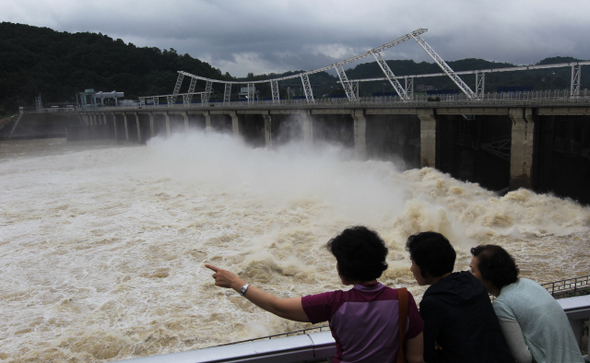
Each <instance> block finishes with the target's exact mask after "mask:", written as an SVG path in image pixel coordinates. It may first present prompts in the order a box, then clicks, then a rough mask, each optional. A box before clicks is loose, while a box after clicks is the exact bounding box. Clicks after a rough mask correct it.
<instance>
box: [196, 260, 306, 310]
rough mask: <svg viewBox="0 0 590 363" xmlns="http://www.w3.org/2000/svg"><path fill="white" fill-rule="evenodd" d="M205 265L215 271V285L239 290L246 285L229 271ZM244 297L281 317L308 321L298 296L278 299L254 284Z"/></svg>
mask: <svg viewBox="0 0 590 363" xmlns="http://www.w3.org/2000/svg"><path fill="white" fill-rule="evenodd" d="M205 267H207V268H208V269H210V270H213V271H214V272H215V273H214V274H213V278H214V279H215V285H216V286H221V287H225V288H230V289H234V290H236V291H237V292H239V291H240V289H241V288H242V286H244V285H246V281H244V280H242V279H241V278H239V277H238V276H236V275H235V274H233V273H231V272H230V271H227V270H223V269H220V268H218V267H215V266H213V265H205ZM244 297H245V298H246V299H248V300H250V301H251V302H252V303H253V304H254V305H256V306H258V307H260V308H262V309H264V310H266V311H269V312H271V313H273V314H275V315H278V316H280V317H281V318H285V319H290V320H296V321H309V318H308V317H307V315H306V314H305V311H304V310H303V306H302V305H301V298H300V297H295V298H290V299H279V298H277V297H275V296H273V295H271V294H269V293H266V292H264V291H262V290H260V289H259V288H257V287H254V286H250V287H248V290H247V291H246V293H245V294H244Z"/></svg>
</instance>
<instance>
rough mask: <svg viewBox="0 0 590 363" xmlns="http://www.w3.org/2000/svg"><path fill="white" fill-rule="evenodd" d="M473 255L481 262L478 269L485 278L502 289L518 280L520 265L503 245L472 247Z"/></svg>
mask: <svg viewBox="0 0 590 363" xmlns="http://www.w3.org/2000/svg"><path fill="white" fill-rule="evenodd" d="M471 254H472V255H473V257H477V259H478V261H479V263H478V264H477V269H478V270H479V273H480V274H481V277H482V278H483V279H484V280H487V281H489V282H491V283H492V285H494V286H495V287H496V288H498V289H500V290H501V289H502V288H503V287H504V286H506V285H510V284H511V283H513V282H516V280H518V272H519V269H518V266H516V262H514V258H513V257H512V256H511V255H510V254H509V253H508V252H507V251H506V250H505V249H503V248H502V247H500V246H496V245H480V246H477V247H473V248H472V249H471Z"/></svg>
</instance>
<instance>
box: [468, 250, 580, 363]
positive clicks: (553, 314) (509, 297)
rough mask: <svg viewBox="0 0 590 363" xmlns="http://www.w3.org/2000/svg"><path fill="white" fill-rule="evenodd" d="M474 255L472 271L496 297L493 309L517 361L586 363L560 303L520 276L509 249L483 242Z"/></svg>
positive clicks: (537, 285)
mask: <svg viewBox="0 0 590 363" xmlns="http://www.w3.org/2000/svg"><path fill="white" fill-rule="evenodd" d="M471 254H472V255H473V259H472V260H471V264H470V268H471V273H472V274H473V275H474V276H475V277H477V278H478V279H479V280H480V281H481V282H482V284H483V285H484V287H485V288H486V290H487V291H488V293H489V294H491V295H493V296H495V297H496V299H495V300H494V302H493V307H494V311H495V312H496V315H497V316H498V319H499V321H500V326H501V327H502V331H503V332H504V337H505V338H506V342H507V343H508V347H509V348H510V351H511V352H512V355H513V356H514V358H515V359H516V361H517V362H527V363H528V362H536V363H554V362H571V363H576V362H579V363H584V358H583V357H582V354H581V352H580V348H579V347H578V344H577V342H576V339H575V336H574V332H573V330H572V327H571V325H570V323H569V321H568V318H567V316H566V315H565V312H564V311H563V309H562V308H561V306H560V305H559V303H558V302H557V301H555V299H554V298H553V297H552V296H551V295H550V294H549V292H547V290H545V289H544V288H543V287H542V286H541V285H539V284H537V283H536V282H534V281H532V280H529V279H526V278H522V277H521V278H519V277H518V272H519V269H518V267H517V266H516V263H515V262H514V258H513V257H512V256H511V255H510V254H509V253H508V252H506V250H504V249H503V248H502V247H500V246H496V245H480V246H477V247H474V248H472V249H471Z"/></svg>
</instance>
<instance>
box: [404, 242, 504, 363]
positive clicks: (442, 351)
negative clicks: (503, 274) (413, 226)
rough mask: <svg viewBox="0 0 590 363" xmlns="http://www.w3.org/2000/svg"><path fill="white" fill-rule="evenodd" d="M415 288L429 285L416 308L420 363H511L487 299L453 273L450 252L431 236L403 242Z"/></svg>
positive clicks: (471, 281) (476, 285)
mask: <svg viewBox="0 0 590 363" xmlns="http://www.w3.org/2000/svg"><path fill="white" fill-rule="evenodd" d="M406 249H407V250H408V251H409V252H410V259H411V261H412V266H411V268H410V270H411V271H412V273H413V274H414V277H415V278H416V281H417V282H418V284H419V285H422V286H423V285H430V287H429V288H428V289H427V290H426V292H425V293H424V296H423V297H422V301H421V302H420V315H422V319H423V320H424V361H425V362H428V363H434V362H453V363H461V362H479V363H481V362H501V363H506V362H514V359H513V358H512V356H511V354H510V351H509V349H508V345H507V344H506V340H505V339H504V336H503V335H502V330H501V329H500V325H499V323H498V318H497V317H496V314H495V313H494V309H493V308H492V304H491V301H490V298H489V296H488V294H487V292H486V290H485V288H484V287H483V285H482V284H481V282H480V281H479V280H478V279H477V278H475V277H474V276H473V275H472V274H471V273H470V272H468V271H462V272H455V273H453V268H454V266H455V258H456V252H455V250H454V249H453V246H451V244H450V243H449V241H448V240H447V239H446V238H445V237H444V236H443V235H442V234H440V233H437V232H422V233H419V234H416V235H413V236H410V237H409V238H408V241H407V243H406Z"/></svg>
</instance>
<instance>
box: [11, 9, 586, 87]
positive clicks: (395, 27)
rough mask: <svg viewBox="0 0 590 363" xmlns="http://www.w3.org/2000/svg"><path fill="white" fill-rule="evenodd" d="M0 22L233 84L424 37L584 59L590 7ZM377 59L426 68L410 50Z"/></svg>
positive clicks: (499, 57)
mask: <svg viewBox="0 0 590 363" xmlns="http://www.w3.org/2000/svg"><path fill="white" fill-rule="evenodd" d="M0 14H1V15H0V20H2V21H9V22H14V23H23V24H29V25H35V26H45V27H49V28H52V29H55V30H58V31H68V32H81V31H89V32H101V33H103V34H106V35H108V36H110V37H112V38H121V39H123V40H124V41H125V42H131V43H133V44H135V45H137V46H142V47H143V46H148V47H158V48H160V49H169V48H174V49H176V50H177V51H178V52H179V53H181V54H184V53H188V54H190V55H191V56H193V57H195V58H198V59H201V60H203V61H206V62H208V63H210V64H211V65H212V66H214V67H217V68H219V69H221V71H222V72H229V73H231V74H232V75H234V76H245V75H246V74H247V73H250V72H252V73H255V74H261V73H272V72H275V73H278V72H283V71H287V70H312V69H317V68H320V67H323V66H326V65H328V64H331V63H333V62H336V61H338V60H342V59H345V58H348V57H351V56H353V55H355V54H358V53H360V52H363V51H365V50H368V49H371V48H374V47H377V46H379V45H381V44H383V43H386V42H389V41H391V40H393V39H396V38H398V37H400V36H402V35H404V34H406V33H408V32H410V31H413V30H415V29H417V28H421V27H424V28H428V29H429V31H428V32H427V33H425V34H423V38H424V39H425V40H426V41H427V42H428V43H429V44H430V45H431V46H432V47H433V48H434V49H435V50H436V51H437V52H438V53H439V54H440V55H441V56H442V57H443V58H444V59H445V60H449V61H450V60H457V59H463V58H483V59H487V60H492V61H503V62H510V63H515V64H533V63H536V62H538V61H539V60H541V59H544V58H547V57H552V56H557V55H560V56H573V57H576V58H580V59H590V46H589V45H590V41H589V39H588V36H587V34H589V33H590V24H589V23H588V21H587V14H590V2H588V1H587V0H562V1H559V2H557V1H554V0H518V1H514V0H510V1H509V0H498V1H494V2H492V1H488V0H446V1H438V0H422V1H420V2H414V1H399V0H394V1H380V0H365V1H363V2H360V1H351V0H324V1H318V0H315V1H310V0H298V1H293V0H282V1H276V0H250V1H235V0H217V1H206V0H201V1H198V0H174V1H168V2H161V1H154V0H141V1H138V0H119V1H111V0H104V1H101V2H91V3H88V2H80V1H78V0H61V1H59V2H57V1H55V0H2V2H0ZM383 56H384V57H385V58H386V59H413V60H415V61H423V60H426V61H431V59H430V58H429V57H428V55H427V54H426V53H425V52H424V51H423V50H422V49H421V48H420V47H419V46H418V45H417V44H416V43H415V42H413V41H412V42H406V43H404V44H401V45H398V46H396V47H393V48H391V49H390V50H388V51H387V52H386V53H384V54H383ZM367 61H369V59H367Z"/></svg>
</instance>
